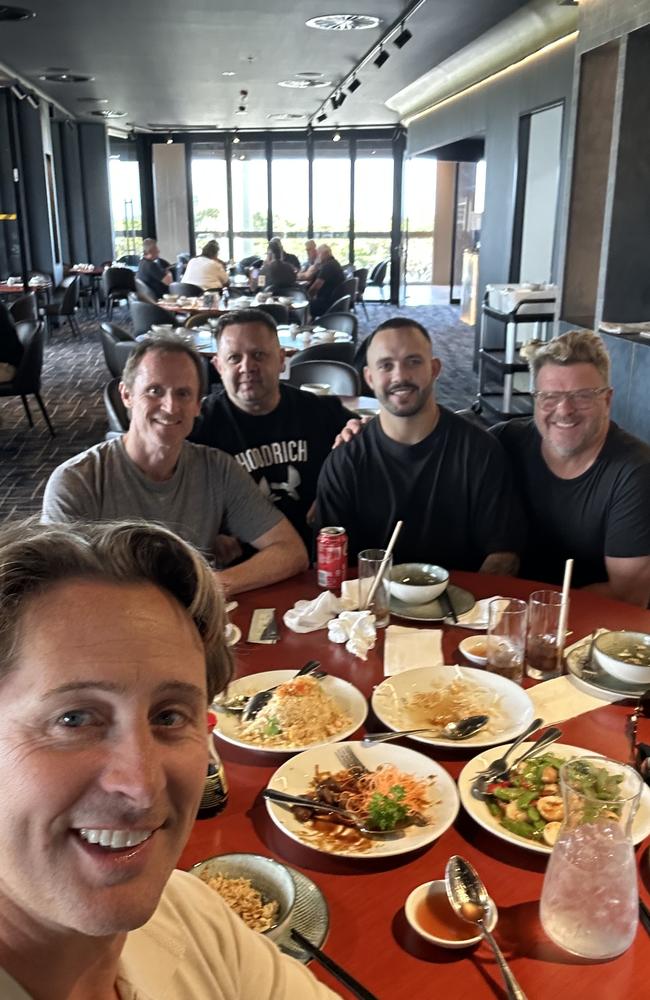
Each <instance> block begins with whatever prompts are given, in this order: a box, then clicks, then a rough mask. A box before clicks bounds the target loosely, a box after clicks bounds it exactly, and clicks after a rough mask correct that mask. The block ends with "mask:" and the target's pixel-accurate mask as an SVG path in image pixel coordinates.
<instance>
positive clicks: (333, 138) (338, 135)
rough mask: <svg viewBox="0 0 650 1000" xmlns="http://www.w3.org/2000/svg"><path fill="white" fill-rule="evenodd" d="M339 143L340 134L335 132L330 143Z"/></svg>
mask: <svg viewBox="0 0 650 1000" xmlns="http://www.w3.org/2000/svg"><path fill="white" fill-rule="evenodd" d="M340 141H341V136H340V133H339V132H335V133H334V135H333V136H332V142H340Z"/></svg>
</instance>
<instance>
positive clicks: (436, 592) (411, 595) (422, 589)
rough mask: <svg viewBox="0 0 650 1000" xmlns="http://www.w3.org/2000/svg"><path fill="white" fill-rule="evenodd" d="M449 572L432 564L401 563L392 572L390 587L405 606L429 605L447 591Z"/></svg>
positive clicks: (394, 595)
mask: <svg viewBox="0 0 650 1000" xmlns="http://www.w3.org/2000/svg"><path fill="white" fill-rule="evenodd" d="M448 583H449V572H448V571H447V570H446V569H443V568H442V566H434V565H433V564H432V563H400V564H399V565H397V566H393V568H392V569H391V571H390V578H389V581H388V586H389V588H390V592H391V594H392V595H393V597H396V598H397V600H398V601H402V602H403V603H404V604H427V603H428V602H429V601H435V599H436V597H439V596H440V594H442V592H443V590H446V588H447V584H448Z"/></svg>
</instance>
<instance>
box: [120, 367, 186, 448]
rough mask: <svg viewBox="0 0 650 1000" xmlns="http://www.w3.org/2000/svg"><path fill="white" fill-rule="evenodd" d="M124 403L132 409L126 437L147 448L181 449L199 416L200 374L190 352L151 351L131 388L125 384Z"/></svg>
mask: <svg viewBox="0 0 650 1000" xmlns="http://www.w3.org/2000/svg"><path fill="white" fill-rule="evenodd" d="M120 392H121V394H122V400H123V402H124V405H125V406H126V407H127V408H128V409H129V410H131V424H130V427H129V430H128V433H127V439H130V440H131V441H132V442H135V443H136V444H137V445H138V447H140V448H146V449H148V450H159V449H170V450H172V451H178V452H180V449H181V446H182V444H183V441H184V440H185V438H186V437H187V435H188V434H189V433H190V431H191V430H192V426H193V424H194V420H195V418H196V417H198V415H199V410H200V400H199V376H198V373H197V370H196V368H195V366H194V362H193V361H192V360H191V358H190V357H188V355H187V354H182V353H180V352H172V351H156V350H152V351H148V352H147V353H146V354H145V355H144V357H143V358H142V360H141V361H140V364H139V366H138V368H137V371H136V375H135V379H134V380H133V386H132V388H131V389H127V387H126V386H125V385H124V384H123V383H122V384H121V385H120Z"/></svg>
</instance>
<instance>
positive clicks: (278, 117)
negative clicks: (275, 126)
mask: <svg viewBox="0 0 650 1000" xmlns="http://www.w3.org/2000/svg"><path fill="white" fill-rule="evenodd" d="M266 117H267V118H268V119H270V120H271V121H275V122H294V121H302V119H303V118H306V117H307V115H302V114H299V113H298V112H296V111H281V112H278V113H275V114H271V115H267V116H266Z"/></svg>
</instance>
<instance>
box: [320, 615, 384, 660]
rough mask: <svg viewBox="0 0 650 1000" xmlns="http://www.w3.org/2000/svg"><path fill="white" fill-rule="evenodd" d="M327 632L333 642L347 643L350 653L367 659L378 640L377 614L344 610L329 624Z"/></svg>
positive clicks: (346, 646)
mask: <svg viewBox="0 0 650 1000" xmlns="http://www.w3.org/2000/svg"><path fill="white" fill-rule="evenodd" d="M327 634H328V637H329V639H330V640H331V642H338V643H345V648H346V649H347V651H348V653H353V654H354V655H355V656H358V657H359V659H361V660H367V659H368V650H370V649H372V648H373V646H374V645H375V642H376V640H377V630H376V629H375V616H374V615H373V614H372V612H370V611H342V612H341V614H340V615H339V616H338V618H335V619H334V620H333V621H331V622H330V623H329V625H328V626H327Z"/></svg>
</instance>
